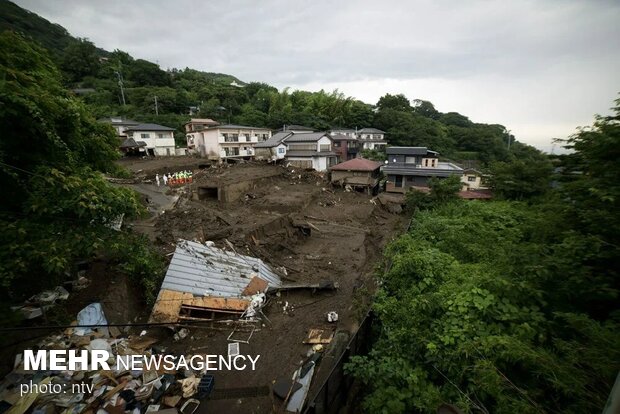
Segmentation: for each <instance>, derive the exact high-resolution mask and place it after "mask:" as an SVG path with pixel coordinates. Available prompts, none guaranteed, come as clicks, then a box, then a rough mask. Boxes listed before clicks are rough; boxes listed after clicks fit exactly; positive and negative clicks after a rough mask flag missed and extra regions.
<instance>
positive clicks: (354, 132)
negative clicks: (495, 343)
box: [329, 128, 358, 139]
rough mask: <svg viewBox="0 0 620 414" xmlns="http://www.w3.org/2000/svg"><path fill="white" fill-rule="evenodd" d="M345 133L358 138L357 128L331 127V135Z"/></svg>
mask: <svg viewBox="0 0 620 414" xmlns="http://www.w3.org/2000/svg"><path fill="white" fill-rule="evenodd" d="M337 134H340V135H344V136H347V137H350V138H356V139H357V138H358V136H357V129H352V128H334V129H331V130H330V131H329V135H331V136H334V135H337Z"/></svg>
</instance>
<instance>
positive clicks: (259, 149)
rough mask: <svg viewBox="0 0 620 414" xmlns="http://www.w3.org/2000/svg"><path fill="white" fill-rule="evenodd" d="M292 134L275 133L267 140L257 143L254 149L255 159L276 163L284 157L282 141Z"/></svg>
mask: <svg viewBox="0 0 620 414" xmlns="http://www.w3.org/2000/svg"><path fill="white" fill-rule="evenodd" d="M293 134H294V132H282V131H280V132H276V133H275V134H273V135H272V136H271V137H270V138H269V139H268V140H266V141H262V142H259V143H257V144H256V145H255V146H254V148H255V149H256V153H255V155H256V158H258V159H264V160H270V161H278V160H281V159H284V157H286V144H285V143H284V140H285V139H286V138H288V137H290V136H292V135H293Z"/></svg>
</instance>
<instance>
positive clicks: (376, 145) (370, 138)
mask: <svg viewBox="0 0 620 414" xmlns="http://www.w3.org/2000/svg"><path fill="white" fill-rule="evenodd" d="M357 137H358V140H359V143H360V145H361V147H362V149H369V150H380V149H383V148H385V147H386V145H387V141H386V140H385V132H384V131H381V130H380V129H377V128H362V129H360V130H358V131H357Z"/></svg>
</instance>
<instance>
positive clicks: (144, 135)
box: [140, 134, 151, 138]
mask: <svg viewBox="0 0 620 414" xmlns="http://www.w3.org/2000/svg"><path fill="white" fill-rule="evenodd" d="M140 138H151V134H140Z"/></svg>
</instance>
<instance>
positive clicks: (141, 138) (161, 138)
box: [124, 124, 176, 156]
mask: <svg viewBox="0 0 620 414" xmlns="http://www.w3.org/2000/svg"><path fill="white" fill-rule="evenodd" d="M124 132H125V133H126V134H127V137H128V138H132V139H133V140H134V141H135V142H136V144H138V145H140V146H141V147H144V149H145V152H146V154H147V155H152V156H172V155H176V151H175V144H174V128H169V127H167V126H163V125H157V124H138V125H133V126H131V127H128V128H126V129H125V131H124ZM142 142H143V143H144V144H145V145H142V144H141V143H142Z"/></svg>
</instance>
